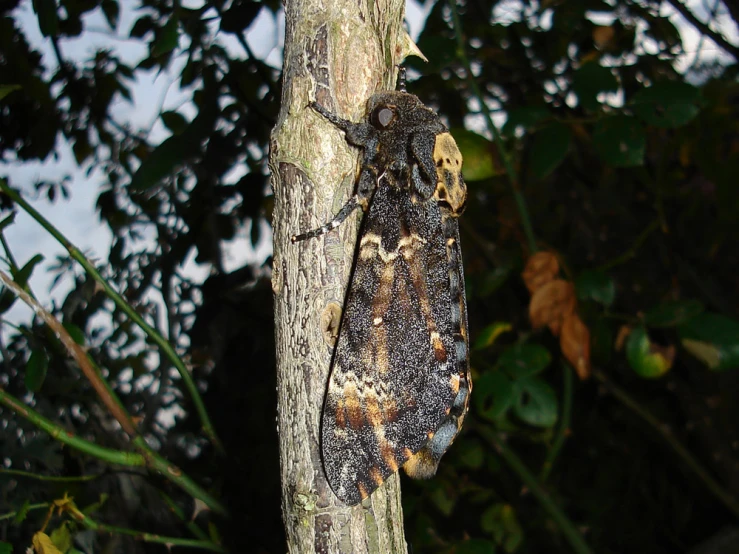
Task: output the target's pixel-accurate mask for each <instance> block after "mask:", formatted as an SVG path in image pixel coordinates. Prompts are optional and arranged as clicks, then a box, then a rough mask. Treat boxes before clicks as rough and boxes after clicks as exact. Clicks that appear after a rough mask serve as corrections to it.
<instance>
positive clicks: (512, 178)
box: [449, 0, 539, 254]
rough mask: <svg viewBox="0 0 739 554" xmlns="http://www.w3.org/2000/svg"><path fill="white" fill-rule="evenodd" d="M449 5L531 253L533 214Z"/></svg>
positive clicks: (461, 55) (461, 52) (471, 83)
mask: <svg viewBox="0 0 739 554" xmlns="http://www.w3.org/2000/svg"><path fill="white" fill-rule="evenodd" d="M449 7H450V9H451V11H452V21H453V24H454V32H455V35H456V37H457V56H458V57H459V59H460V61H461V62H462V65H464V69H465V74H466V75H467V83H468V84H469V87H470V89H471V90H472V94H473V95H474V96H475V98H477V101H478V102H479V103H480V111H481V113H482V114H483V116H484V117H485V122H486V124H487V128H488V131H490V134H491V135H492V136H493V142H494V143H495V146H496V148H497V149H498V155H499V156H500V160H501V162H502V163H503V166H504V167H505V170H506V173H507V174H508V181H509V183H510V185H511V193H512V194H513V199H514V200H515V201H516V207H517V208H518V214H519V217H520V218H521V225H522V226H523V231H524V234H525V235H526V241H527V243H528V247H529V251H530V253H531V254H533V253H534V252H536V251H537V250H538V249H539V248H538V246H537V245H536V235H534V227H533V225H532V224H531V216H530V215H529V209H528V206H527V205H526V198H525V197H524V195H523V194H522V193H521V191H520V190H519V187H520V183H519V181H518V176H517V174H516V170H515V168H514V167H513V162H512V161H511V156H510V155H509V154H508V152H507V151H506V149H505V145H504V144H503V139H502V138H501V136H500V131H498V128H497V127H496V126H495V123H494V122H493V119H492V117H490V111H489V110H487V109H486V107H487V106H486V104H485V98H484V97H483V95H482V92H481V91H480V87H478V86H477V82H476V81H475V77H474V74H473V73H472V66H471V64H470V60H469V58H468V57H467V53H466V52H465V43H464V38H463V34H462V24H461V23H460V20H459V14H458V13H457V4H456V2H455V1H454V0H452V1H450V2H449Z"/></svg>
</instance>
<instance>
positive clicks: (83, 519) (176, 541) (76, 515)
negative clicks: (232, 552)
mask: <svg viewBox="0 0 739 554" xmlns="http://www.w3.org/2000/svg"><path fill="white" fill-rule="evenodd" d="M60 509H61V510H63V511H65V512H67V513H68V514H69V515H70V516H71V517H72V518H73V519H75V520H76V521H77V522H79V523H81V524H82V525H84V526H85V527H87V528H88V529H92V530H94V531H97V532H99V533H118V534H119V535H127V536H129V537H133V538H134V539H135V540H138V541H141V542H151V543H158V544H165V545H167V546H168V547H172V546H185V547H189V548H201V549H203V550H208V551H210V552H226V550H225V549H224V548H223V547H222V546H220V545H218V544H216V543H214V542H213V541H211V540H207V539H206V540H200V539H183V538H180V537H164V536H162V535H157V534H155V533H146V532H143V531H136V530H134V529H128V528H126V527H117V526H115V525H108V524H106V523H100V522H98V521H95V520H94V519H92V518H91V517H89V516H88V515H86V514H85V513H84V512H82V511H81V510H80V509H79V508H77V506H76V505H75V504H74V502H72V500H71V499H69V500H67V501H66V502H65V503H64V505H63V506H60Z"/></svg>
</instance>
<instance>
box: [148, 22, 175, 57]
mask: <svg viewBox="0 0 739 554" xmlns="http://www.w3.org/2000/svg"><path fill="white" fill-rule="evenodd" d="M179 40H180V33H179V18H178V17H176V16H175V15H172V16H171V17H170V18H169V21H167V24H166V25H165V26H164V27H162V30H161V32H160V34H159V36H158V37H157V39H156V40H155V41H154V44H152V46H151V55H152V56H154V57H155V58H156V57H158V56H162V55H163V54H167V53H169V52H171V51H172V50H174V49H175V48H177V44H178V43H179Z"/></svg>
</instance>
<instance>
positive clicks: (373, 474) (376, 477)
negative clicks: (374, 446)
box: [360, 466, 385, 494]
mask: <svg viewBox="0 0 739 554" xmlns="http://www.w3.org/2000/svg"><path fill="white" fill-rule="evenodd" d="M369 474H370V478H371V479H372V480H373V481H374V482H375V484H376V485H377V486H378V487H379V486H380V485H382V482H383V481H384V480H385V478H384V477H383V476H382V473H380V470H379V469H377V468H376V467H375V466H372V467H371V468H370V470H369ZM360 494H361V493H360Z"/></svg>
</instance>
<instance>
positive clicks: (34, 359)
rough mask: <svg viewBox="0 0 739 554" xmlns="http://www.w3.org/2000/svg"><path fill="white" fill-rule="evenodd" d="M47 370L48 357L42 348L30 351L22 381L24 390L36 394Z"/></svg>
mask: <svg viewBox="0 0 739 554" xmlns="http://www.w3.org/2000/svg"><path fill="white" fill-rule="evenodd" d="M47 369H49V357H48V356H47V355H46V351H45V350H44V349H43V348H36V349H34V350H32V351H31V355H30V356H29V357H28V363H27V364H26V374H25V377H24V381H25V384H26V388H27V389H28V390H30V391H31V392H38V391H39V390H41V386H42V385H43V384H44V381H45V380H46V370H47Z"/></svg>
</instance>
